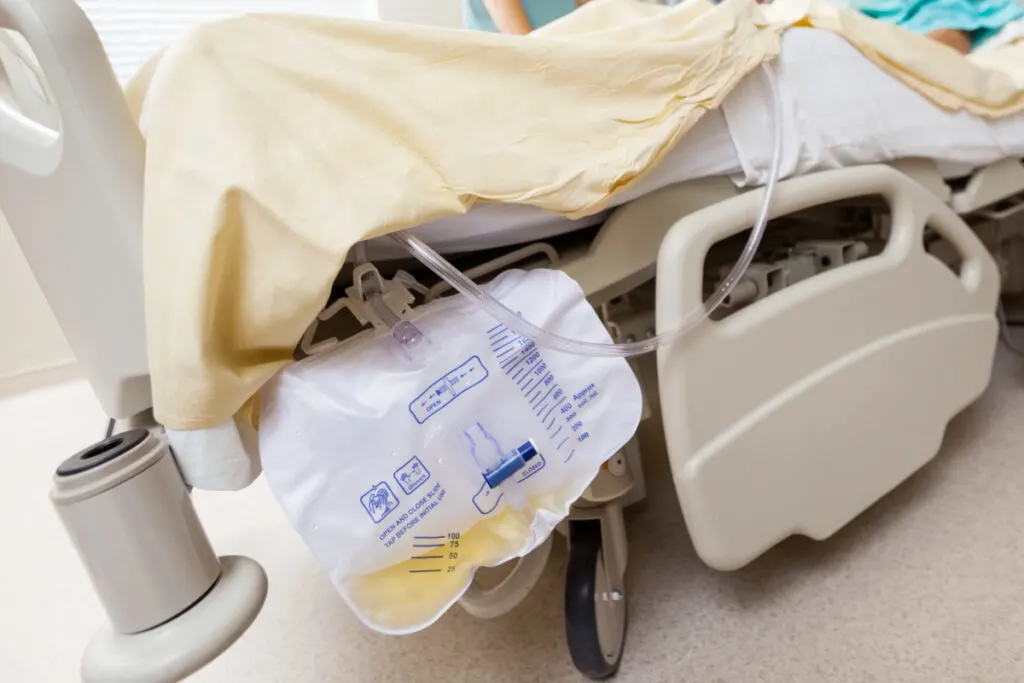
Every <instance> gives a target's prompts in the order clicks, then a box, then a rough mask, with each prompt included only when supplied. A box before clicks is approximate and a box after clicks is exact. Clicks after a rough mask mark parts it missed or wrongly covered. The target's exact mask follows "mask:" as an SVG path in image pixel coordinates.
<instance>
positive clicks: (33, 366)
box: [0, 215, 74, 394]
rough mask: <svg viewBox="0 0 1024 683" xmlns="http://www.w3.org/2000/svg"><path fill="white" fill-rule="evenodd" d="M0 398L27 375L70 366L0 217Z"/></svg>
mask: <svg viewBox="0 0 1024 683" xmlns="http://www.w3.org/2000/svg"><path fill="white" fill-rule="evenodd" d="M0 321H2V322H0V394H4V393H7V392H8V391H10V390H12V389H14V388H16V386H17V387H18V388H20V387H22V386H24V384H23V380H24V378H26V377H27V376H29V375H33V374H39V373H41V372H42V373H44V374H45V372H46V371H55V370H59V369H62V368H68V367H69V366H70V365H71V364H72V363H73V362H74V357H73V356H72V355H71V349H70V348H69V347H68V344H67V342H66V341H65V340H64V335H63V334H61V331H60V327H59V326H58V325H57V320H56V318H54V316H53V313H52V312H51V311H50V307H49V305H47V303H46V299H45V298H43V293H42V291H40V289H39V285H37V284H36V281H35V278H34V277H33V276H32V271H31V270H29V267H28V263H27V262H26V261H25V257H24V256H23V255H22V253H21V249H19V248H18V243H17V242H15V241H14V233H13V232H12V231H11V228H10V226H8V225H7V221H6V220H4V217H3V215H0Z"/></svg>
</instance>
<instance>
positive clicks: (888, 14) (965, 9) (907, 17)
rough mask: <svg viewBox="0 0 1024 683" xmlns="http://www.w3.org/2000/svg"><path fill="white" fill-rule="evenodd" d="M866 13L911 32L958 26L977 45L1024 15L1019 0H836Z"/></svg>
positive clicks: (923, 32) (1023, 8)
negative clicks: (968, 34)
mask: <svg viewBox="0 0 1024 683" xmlns="http://www.w3.org/2000/svg"><path fill="white" fill-rule="evenodd" d="M839 2H840V4H843V5H846V6H848V7H851V8H853V9H856V10H858V11H859V12H861V13H863V14H866V15H867V16H869V17H871V18H873V19H878V20H879V21H884V22H885V23H887V24H896V25H897V26H902V27H903V28H905V29H907V30H908V31H913V32H914V33H921V34H927V33H931V32H932V31H934V30H936V29H941V28H947V29H957V30H960V31H965V32H967V33H970V34H971V35H972V38H973V42H974V46H975V47H977V46H979V45H981V44H982V43H984V42H985V41H986V40H988V39H989V38H991V37H992V36H994V35H995V34H997V33H998V32H999V30H1000V29H1002V28H1003V26H1005V25H1006V24H1009V23H1010V22H1013V21H1019V20H1021V19H1024V5H1021V3H1020V2H1018V0H839Z"/></svg>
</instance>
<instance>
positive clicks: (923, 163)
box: [889, 159, 953, 204]
mask: <svg viewBox="0 0 1024 683" xmlns="http://www.w3.org/2000/svg"><path fill="white" fill-rule="evenodd" d="M889 165H890V166H892V167H893V168H895V169H896V170H897V171H899V172H900V173H902V174H903V175H905V176H907V177H908V178H910V179H911V180H913V181H914V182H916V183H917V184H918V185H920V186H921V187H923V188H924V189H926V190H928V191H929V192H931V193H932V194H934V195H935V196H936V197H938V198H939V199H941V200H942V201H944V202H946V203H947V204H948V203H949V202H950V200H951V198H952V196H953V191H952V190H950V189H949V185H947V184H946V181H945V180H944V179H943V178H942V174H941V173H939V167H938V165H936V163H935V162H934V161H933V160H932V159H899V160H897V161H894V162H892V163H890V164H889Z"/></svg>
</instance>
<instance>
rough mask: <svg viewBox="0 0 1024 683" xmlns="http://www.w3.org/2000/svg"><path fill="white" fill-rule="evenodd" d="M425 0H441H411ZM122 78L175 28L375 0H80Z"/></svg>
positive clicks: (367, 13)
mask: <svg viewBox="0 0 1024 683" xmlns="http://www.w3.org/2000/svg"><path fill="white" fill-rule="evenodd" d="M413 1H418V2H420V3H422V4H424V5H426V4H433V3H434V2H443V1H444V0H413ZM78 4H79V5H80V6H81V7H82V9H83V10H85V13H86V14H87V15H88V17H89V19H90V20H91V21H92V23H93V25H94V26H95V27H96V31H97V33H99V35H100V39H101V40H102V41H103V46H104V47H105V48H106V50H107V54H108V55H109V56H110V61H111V63H112V64H113V66H114V71H115V72H116V73H117V77H118V78H119V79H121V81H122V82H123V81H125V80H127V79H128V78H129V77H130V76H131V75H132V74H133V73H135V70H136V69H137V68H138V67H139V66H140V65H141V64H142V62H143V61H145V60H146V59H147V58H148V57H149V56H150V55H152V54H153V53H155V52H156V51H157V50H159V49H160V48H161V47H163V46H164V45H166V44H167V43H169V42H170V41H171V40H173V39H174V38H175V37H177V36H178V35H179V34H181V33H182V32H184V31H185V30H187V29H189V28H190V27H192V26H196V25H199V24H202V23H205V22H208V21H213V20H216V19H220V18H223V17H227V16H230V15H234V14H241V13H243V12H289V13H292V14H323V15H329V16H340V17H357V18H363V19H373V18H376V17H377V7H376V4H377V3H376V0H78Z"/></svg>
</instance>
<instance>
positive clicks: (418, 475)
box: [395, 456, 430, 495]
mask: <svg viewBox="0 0 1024 683" xmlns="http://www.w3.org/2000/svg"><path fill="white" fill-rule="evenodd" d="M427 479H430V472H429V471H427V467H426V465H424V464H423V462H422V461H421V460H420V459H419V458H417V457H416V456H413V457H412V459H410V460H409V462H407V463H405V464H404V465H402V466H401V467H399V468H398V469H397V470H395V481H397V482H398V485H399V486H401V487H402V490H403V491H405V493H406V495H408V494H410V493H412V492H413V491H415V490H416V489H418V488H419V487H421V486H423V484H424V483H426V481H427Z"/></svg>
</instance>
